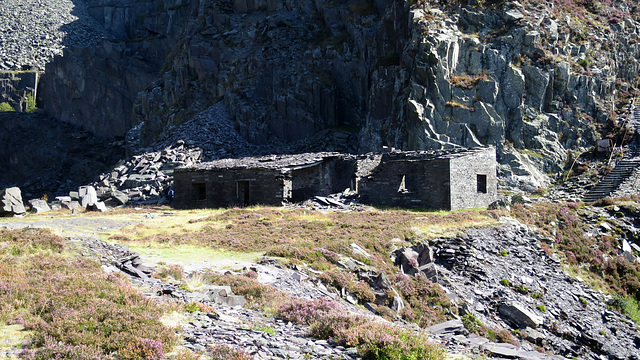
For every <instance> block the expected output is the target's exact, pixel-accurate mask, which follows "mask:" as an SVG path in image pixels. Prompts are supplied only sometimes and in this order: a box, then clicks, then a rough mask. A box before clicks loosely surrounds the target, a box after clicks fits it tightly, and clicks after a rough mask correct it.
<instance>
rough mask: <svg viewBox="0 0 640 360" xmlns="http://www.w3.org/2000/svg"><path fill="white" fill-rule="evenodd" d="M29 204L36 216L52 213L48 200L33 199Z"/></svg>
mask: <svg viewBox="0 0 640 360" xmlns="http://www.w3.org/2000/svg"><path fill="white" fill-rule="evenodd" d="M29 204H30V205H31V211H32V212H34V213H36V214H40V213H43V212H48V211H51V208H50V207H49V204H47V201H46V200H42V199H32V200H29Z"/></svg>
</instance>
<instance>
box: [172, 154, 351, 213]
mask: <svg viewBox="0 0 640 360" xmlns="http://www.w3.org/2000/svg"><path fill="white" fill-rule="evenodd" d="M355 166H356V157H355V156H353V155H346V154H339V153H309V154H298V155H271V156H264V157H247V158H240V159H223V160H216V161H212V162H208V163H202V164H198V165H194V166H190V167H184V168H178V169H176V170H175V172H174V189H175V200H174V204H175V206H176V207H181V208H189V207H226V206H246V205H255V204H263V205H281V204H282V203H283V202H297V201H303V200H306V199H308V198H309V197H311V196H314V195H318V194H331V193H336V192H340V191H343V190H344V189H346V188H349V187H351V186H352V183H351V181H352V179H353V176H352V174H354V172H355Z"/></svg>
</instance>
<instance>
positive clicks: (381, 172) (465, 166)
mask: <svg viewBox="0 0 640 360" xmlns="http://www.w3.org/2000/svg"><path fill="white" fill-rule="evenodd" d="M362 170H363V169H360V171H362ZM358 175H359V176H358V181H357V186H358V188H357V192H358V194H359V195H360V202H362V203H364V204H372V205H383V206H393V207H403V208H424V209H444V210H458V209H471V208H486V207H487V206H488V205H489V204H490V203H491V202H493V201H495V199H496V197H497V191H498V190H497V188H498V185H497V181H498V180H497V173H496V151H495V148H493V147H479V148H473V149H451V150H435V151H408V152H399V151H392V152H389V153H386V154H381V155H379V156H378V159H375V160H374V165H373V166H371V165H369V166H367V167H366V169H364V171H362V172H361V173H360V174H358Z"/></svg>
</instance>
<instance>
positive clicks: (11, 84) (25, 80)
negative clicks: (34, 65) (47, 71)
mask: <svg viewBox="0 0 640 360" xmlns="http://www.w3.org/2000/svg"><path fill="white" fill-rule="evenodd" d="M39 81H40V72H38V71H0V103H8V104H9V105H11V107H13V109H14V110H16V111H26V110H27V107H28V105H27V99H28V96H31V97H32V99H33V100H35V99H36V98H37V96H38V93H37V91H38V82H39Z"/></svg>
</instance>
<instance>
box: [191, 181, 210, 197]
mask: <svg viewBox="0 0 640 360" xmlns="http://www.w3.org/2000/svg"><path fill="white" fill-rule="evenodd" d="M193 188H194V189H195V194H196V196H197V197H198V198H197V199H198V200H207V184H205V183H196V184H193Z"/></svg>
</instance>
